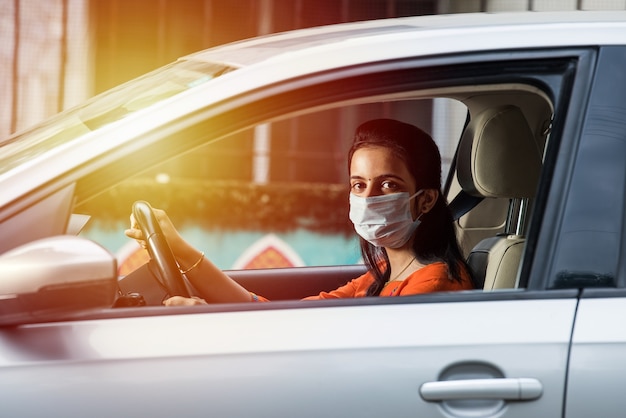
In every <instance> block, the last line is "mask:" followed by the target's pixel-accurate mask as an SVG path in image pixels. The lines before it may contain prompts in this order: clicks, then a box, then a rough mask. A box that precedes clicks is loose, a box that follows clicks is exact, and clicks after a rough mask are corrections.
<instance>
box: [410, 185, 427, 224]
mask: <svg viewBox="0 0 626 418" xmlns="http://www.w3.org/2000/svg"><path fill="white" fill-rule="evenodd" d="M423 192H424V189H419V190H418V191H416V192H415V193H413V194H412V195H411V196H409V202H410V201H411V200H413V199H415V198H416V197H417V196H419V195H421V194H422V193H423ZM423 215H424V212H422V213H420V214H419V215H417V218H415V220H414V221H413V223H416V224H417V225H418V226H419V224H420V223H421V222H422V221H421V220H420V218H421V217H422V216H423Z"/></svg>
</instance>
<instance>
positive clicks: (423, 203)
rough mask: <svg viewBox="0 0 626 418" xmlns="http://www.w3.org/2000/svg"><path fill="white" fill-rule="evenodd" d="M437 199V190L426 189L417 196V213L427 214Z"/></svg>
mask: <svg viewBox="0 0 626 418" xmlns="http://www.w3.org/2000/svg"><path fill="white" fill-rule="evenodd" d="M438 198H439V190H437V189H426V190H424V192H423V193H422V195H421V196H419V204H418V212H419V213H428V212H430V210H431V209H432V208H433V206H435V203H436V202H437V199H438Z"/></svg>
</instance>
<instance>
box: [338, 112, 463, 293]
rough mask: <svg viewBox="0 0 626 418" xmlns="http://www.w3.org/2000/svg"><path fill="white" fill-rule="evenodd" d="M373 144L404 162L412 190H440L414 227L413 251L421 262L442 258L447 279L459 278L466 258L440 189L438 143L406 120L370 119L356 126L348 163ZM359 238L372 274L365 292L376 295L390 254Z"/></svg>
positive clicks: (387, 271) (387, 273)
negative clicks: (356, 152) (416, 226)
mask: <svg viewBox="0 0 626 418" xmlns="http://www.w3.org/2000/svg"><path fill="white" fill-rule="evenodd" d="M374 146H375V147H384V148H388V149H389V150H391V151H392V153H393V154H394V155H395V156H396V157H397V158H398V159H400V160H401V161H403V162H404V164H406V167H407V168H408V170H409V172H410V173H411V175H412V176H413V178H414V180H415V183H416V190H415V191H417V190H420V189H436V190H438V191H439V197H438V198H437V201H436V202H435V205H434V206H433V208H432V209H431V210H430V211H428V212H427V213H425V214H424V215H422V218H421V221H422V222H421V223H420V226H419V227H418V228H417V229H416V231H415V234H414V239H413V252H414V253H415V256H416V258H417V260H418V261H419V262H420V263H423V264H428V263H432V262H435V261H442V262H444V263H445V264H446V265H447V267H448V277H449V278H450V280H456V281H461V280H462V278H461V272H460V269H461V266H462V265H464V264H465V261H464V260H463V255H462V253H461V249H460V248H459V243H458V240H457V237H456V231H455V228H454V220H453V218H452V213H451V212H450V209H449V208H448V205H447V203H446V201H445V198H444V197H443V194H442V192H441V155H440V154H439V148H438V147H437V144H435V142H434V141H433V139H432V138H431V137H430V135H428V134H427V133H426V132H424V131H422V130H421V129H419V128H418V127H416V126H413V125H410V124H408V123H404V122H400V121H397V120H393V119H375V120H370V121H368V122H365V123H363V124H361V125H360V126H359V127H358V128H357V130H356V133H355V135H354V141H353V143H352V147H351V148H350V152H349V155H348V167H349V165H350V162H351V161H352V156H353V155H354V152H355V151H356V150H358V149H361V148H366V147H374ZM360 241H361V254H362V256H363V260H364V262H365V264H366V266H367V268H368V270H369V271H370V272H372V274H373V275H374V278H375V281H374V282H373V283H372V285H371V286H370V287H369V289H368V291H367V295H368V296H377V295H379V294H380V292H381V290H382V288H383V287H384V285H385V283H386V282H387V280H389V277H390V274H391V270H390V266H389V258H388V257H387V252H386V251H385V249H384V248H382V247H376V246H374V245H372V244H370V243H369V242H367V241H366V240H364V239H363V238H361V239H360ZM382 269H384V270H382ZM466 270H468V269H466ZM468 271H469V270H468Z"/></svg>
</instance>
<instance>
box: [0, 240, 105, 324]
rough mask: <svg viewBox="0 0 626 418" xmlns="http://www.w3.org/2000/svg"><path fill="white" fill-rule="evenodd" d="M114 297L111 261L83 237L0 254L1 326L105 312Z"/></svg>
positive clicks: (54, 241) (29, 245) (33, 244)
mask: <svg viewBox="0 0 626 418" xmlns="http://www.w3.org/2000/svg"><path fill="white" fill-rule="evenodd" d="M116 292H117V261H116V259H115V257H114V256H113V255H112V254H111V253H110V252H109V251H107V250H106V249H105V248H103V247H101V246H100V245H98V244H96V243H95V242H93V241H90V240H87V239H85V238H81V237H77V236H71V235H62V236H56V237H51V238H44V239H41V240H37V241H33V242H29V243H28V244H24V245H22V246H20V247H17V248H14V249H12V250H9V251H7V252H5V253H4V254H2V255H0V325H17V324H23V323H28V322H37V321H46V320H48V321H49V320H54V319H59V318H61V317H63V316H67V315H68V314H72V313H79V312H85V311H88V310H92V309H99V308H109V307H111V306H112V305H113V302H114V300H115V297H116Z"/></svg>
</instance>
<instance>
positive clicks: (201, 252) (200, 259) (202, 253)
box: [178, 251, 204, 274]
mask: <svg viewBox="0 0 626 418" xmlns="http://www.w3.org/2000/svg"><path fill="white" fill-rule="evenodd" d="M203 258H204V251H200V258H199V259H198V261H196V262H195V263H193V265H192V266H191V267H189V268H188V269H187V270H183V269H181V268H180V265H179V266H178V271H180V274H187V273H189V272H190V271H191V270H193V269H195V268H196V267H198V265H199V264H200V263H201V262H202V259H203Z"/></svg>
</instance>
